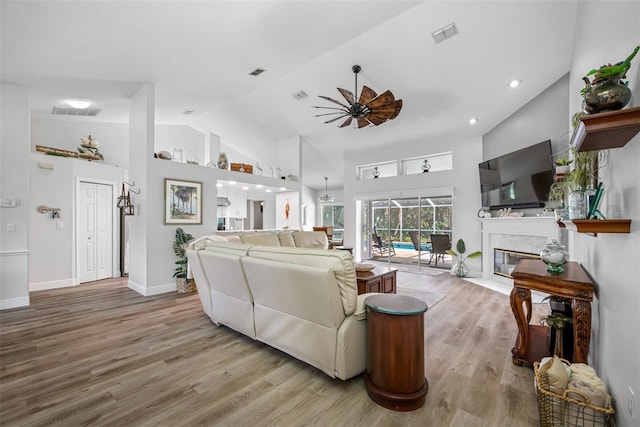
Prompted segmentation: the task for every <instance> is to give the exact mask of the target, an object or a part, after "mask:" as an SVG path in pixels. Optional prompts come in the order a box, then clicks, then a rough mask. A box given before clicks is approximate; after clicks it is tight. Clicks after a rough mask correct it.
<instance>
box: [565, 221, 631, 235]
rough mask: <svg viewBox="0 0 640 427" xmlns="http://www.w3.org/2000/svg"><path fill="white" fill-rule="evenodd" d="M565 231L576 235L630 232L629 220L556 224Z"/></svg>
mask: <svg viewBox="0 0 640 427" xmlns="http://www.w3.org/2000/svg"><path fill="white" fill-rule="evenodd" d="M558 224H559V225H560V226H561V227H566V229H567V230H570V231H575V232H578V233H591V234H593V235H594V236H597V235H598V233H629V232H630V231H631V220H630V219H573V220H571V221H562V222H561V223H558Z"/></svg>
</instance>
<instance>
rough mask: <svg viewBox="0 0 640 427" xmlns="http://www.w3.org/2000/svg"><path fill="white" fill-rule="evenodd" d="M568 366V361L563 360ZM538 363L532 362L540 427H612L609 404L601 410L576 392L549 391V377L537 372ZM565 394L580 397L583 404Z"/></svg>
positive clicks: (611, 413)
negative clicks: (557, 392) (558, 392)
mask: <svg viewBox="0 0 640 427" xmlns="http://www.w3.org/2000/svg"><path fill="white" fill-rule="evenodd" d="M563 362H566V363H567V364H569V362H568V361H566V360H563ZM539 366H540V362H533V371H534V374H535V383H536V397H537V400H538V412H540V427H596V426H597V427H601V426H604V427H613V423H612V415H613V414H614V413H615V411H614V410H613V407H612V406H611V404H609V407H608V408H601V407H599V406H595V405H592V404H590V403H589V399H588V398H587V396H585V395H584V394H582V393H581V392H579V391H577V390H565V391H564V392H563V394H562V395H559V394H556V393H553V392H551V391H548V390H549V377H548V376H547V375H541V374H540V372H539ZM567 394H571V395H579V396H582V398H583V399H584V402H581V401H579V400H576V399H572V398H571V397H569V396H568V395H567Z"/></svg>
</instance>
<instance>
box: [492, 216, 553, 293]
mask: <svg viewBox="0 0 640 427" xmlns="http://www.w3.org/2000/svg"><path fill="white" fill-rule="evenodd" d="M480 223H481V224H482V277H483V279H487V280H491V281H494V282H497V283H499V284H501V285H504V286H507V287H508V288H509V289H511V287H513V279H512V278H511V275H510V274H509V273H510V270H511V271H513V269H512V267H513V268H515V265H516V264H517V261H515V260H511V259H509V258H510V256H507V260H506V261H500V262H499V263H498V262H496V261H495V260H494V257H495V255H496V253H494V249H501V248H502V249H501V250H503V251H505V250H506V251H507V252H516V253H520V254H525V255H520V256H526V255H528V256H531V254H533V256H535V257H537V256H536V255H535V254H539V253H540V251H541V250H542V248H544V245H546V244H547V243H548V242H550V241H551V240H552V239H556V240H558V241H559V242H562V240H563V239H562V235H561V231H560V230H561V229H560V227H558V224H557V222H556V220H555V218H553V217H533V216H531V217H520V218H518V217H510V218H483V219H480ZM496 264H504V265H503V266H502V267H500V268H499V269H496V268H494V267H495V265H496ZM498 272H500V273H502V274H499V273H498Z"/></svg>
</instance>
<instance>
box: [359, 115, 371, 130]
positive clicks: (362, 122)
mask: <svg viewBox="0 0 640 427" xmlns="http://www.w3.org/2000/svg"><path fill="white" fill-rule="evenodd" d="M367 126H369V120H367V119H365V118H364V117H358V129H360V128H363V127H367Z"/></svg>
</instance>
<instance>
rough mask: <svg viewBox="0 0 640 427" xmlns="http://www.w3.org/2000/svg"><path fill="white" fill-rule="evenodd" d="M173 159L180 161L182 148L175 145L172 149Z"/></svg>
mask: <svg viewBox="0 0 640 427" xmlns="http://www.w3.org/2000/svg"><path fill="white" fill-rule="evenodd" d="M172 157H173V161H174V162H180V163H182V148H180V147H175V148H174V149H173V156H172Z"/></svg>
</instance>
